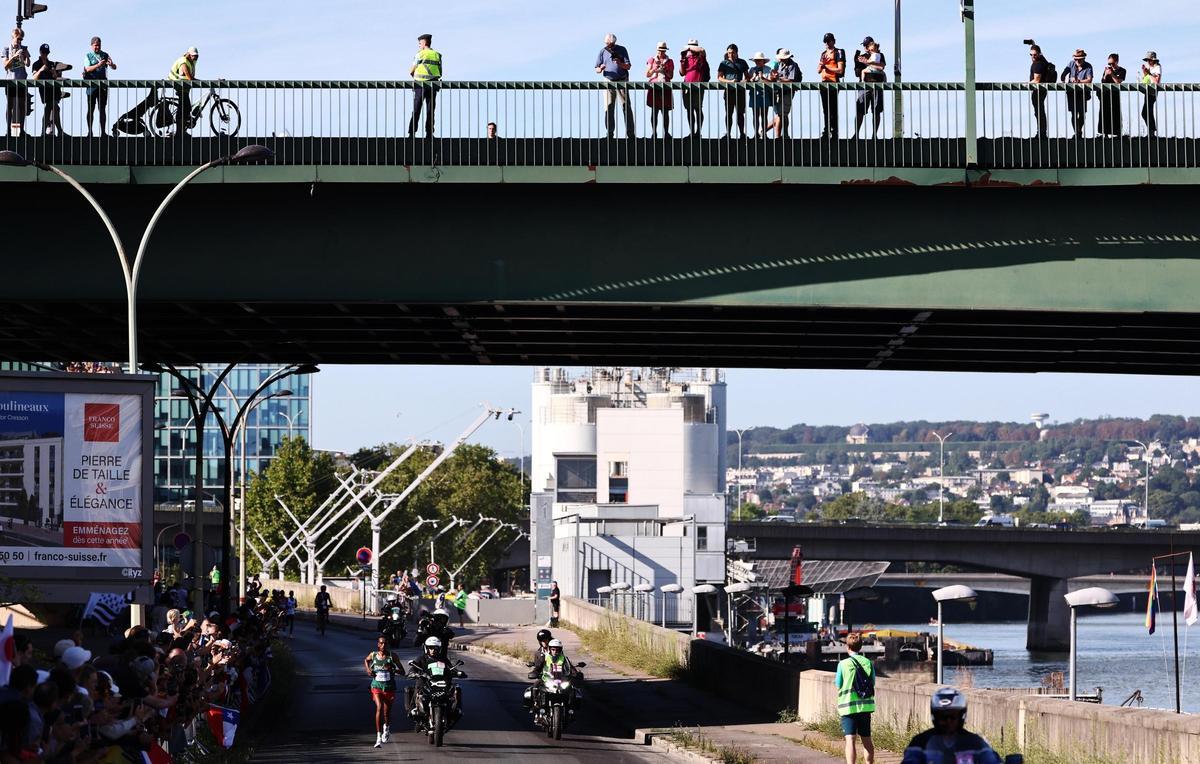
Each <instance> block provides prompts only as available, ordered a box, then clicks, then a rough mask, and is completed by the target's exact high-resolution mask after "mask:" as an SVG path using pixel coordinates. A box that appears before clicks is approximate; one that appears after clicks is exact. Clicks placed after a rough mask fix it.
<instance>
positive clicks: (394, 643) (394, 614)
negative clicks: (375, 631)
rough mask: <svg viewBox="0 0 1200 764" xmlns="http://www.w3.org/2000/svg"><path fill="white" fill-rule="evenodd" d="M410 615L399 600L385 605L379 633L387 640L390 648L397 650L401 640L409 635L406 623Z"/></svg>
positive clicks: (390, 601) (392, 600)
mask: <svg viewBox="0 0 1200 764" xmlns="http://www.w3.org/2000/svg"><path fill="white" fill-rule="evenodd" d="M407 620H408V614H407V613H406V612H405V610H404V607H403V606H402V605H401V604H400V601H399V600H395V599H391V600H388V601H387V604H385V605H384V608H383V615H382V616H381V617H380V619H379V633H380V634H381V635H383V636H384V637H386V638H387V641H388V647H391V648H397V647H399V646H400V642H401V640H403V639H404V638H405V637H406V636H407V635H408V629H407V627H406V626H405V622H406V621H407Z"/></svg>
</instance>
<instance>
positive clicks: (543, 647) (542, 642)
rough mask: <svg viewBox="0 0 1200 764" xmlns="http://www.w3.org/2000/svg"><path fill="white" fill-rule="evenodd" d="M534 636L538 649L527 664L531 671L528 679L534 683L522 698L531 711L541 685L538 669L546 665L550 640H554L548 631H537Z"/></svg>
mask: <svg viewBox="0 0 1200 764" xmlns="http://www.w3.org/2000/svg"><path fill="white" fill-rule="evenodd" d="M534 636H535V638H536V639H537V643H538V648H537V651H536V652H534V654H533V660H532V661H530V663H529V666H530V668H531V669H532V670H531V671H530V672H529V678H530V679H532V680H534V682H533V684H532V685H530V686H529V687H528V688H526V689H525V698H524V700H525V707H526V708H528V709H530V710H531V711H532V710H533V708H534V702H533V700H534V698H535V697H536V696H537V691H538V688H539V687H541V684H542V679H541V676H542V675H541V670H540V667H541V666H542V665H544V664H545V663H546V656H547V655H549V654H550V640H551V639H553V638H554V635H553V634H551V633H550V630H549V629H539V630H538V633H537V634H536V635H534Z"/></svg>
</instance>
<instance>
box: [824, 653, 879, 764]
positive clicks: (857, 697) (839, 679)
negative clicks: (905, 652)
mask: <svg viewBox="0 0 1200 764" xmlns="http://www.w3.org/2000/svg"><path fill="white" fill-rule="evenodd" d="M846 649H847V650H848V651H849V653H850V654H849V655H848V656H847V657H846V658H844V659H842V660H841V661H840V662H839V663H838V667H837V675H836V676H835V677H834V686H835V687H837V701H838V716H839V717H841V721H842V734H843V735H844V736H845V738H846V764H855V760H856V757H857V753H856V751H855V750H854V738H855V736H857V737H858V738H859V740H861V741H862V747H863V751H864V752H865V753H866V755H867V764H874V762H875V745H874V744H873V742H872V741H871V714H872V713H873V712H874V711H875V666H874V664H872V663H871V659H870V658H867V657H866V656H864V655H862V635H861V634H858V633H857V632H851V633H850V634H847V635H846Z"/></svg>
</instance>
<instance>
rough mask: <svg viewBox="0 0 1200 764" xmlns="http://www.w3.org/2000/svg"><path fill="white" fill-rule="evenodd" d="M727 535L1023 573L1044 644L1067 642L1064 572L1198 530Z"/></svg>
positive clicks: (762, 547)
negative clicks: (1027, 583) (1027, 581)
mask: <svg viewBox="0 0 1200 764" xmlns="http://www.w3.org/2000/svg"><path fill="white" fill-rule="evenodd" d="M726 537H727V538H729V539H746V540H753V542H754V543H753V545H752V547H753V549H754V551H752V552H750V553H749V555H748V556H749V558H751V559H754V558H761V559H787V558H789V557H790V556H791V553H792V549H793V548H795V547H797V546H799V547H801V549H802V550H803V552H804V556H805V557H806V558H812V559H815V560H890V561H893V562H939V563H945V564H953V565H962V566H965V567H969V568H971V569H973V570H981V571H990V572H996V573H1005V574H1008V575H1010V576H1018V577H1020V578H1024V579H1028V580H1029V625H1028V630H1027V633H1026V646H1027V647H1028V648H1029V649H1030V650H1046V651H1060V650H1065V649H1066V647H1067V644H1068V637H1069V625H1070V610H1069V609H1068V607H1067V604H1066V601H1065V600H1064V599H1063V595H1065V594H1066V593H1067V592H1068V591H1069V585H1068V582H1069V580H1070V579H1076V578H1080V577H1083V576H1096V575H1101V574H1108V573H1126V572H1128V571H1133V570H1146V569H1148V568H1149V567H1150V562H1151V558H1152V557H1153V556H1155V555H1159V554H1166V553H1168V552H1173V551H1181V550H1186V549H1189V548H1192V547H1194V546H1195V545H1196V544H1197V542H1200V534H1197V533H1190V532H1188V533H1185V532H1179V531H1112V530H1081V531H1059V530H1046V529H1025V528H976V527H965V528H956V527H936V526H920V525H813V524H807V523H799V524H788V523H730V524H729V527H728V529H727V531H726ZM1181 575H1182V573H1181ZM956 582H959V583H961V581H956ZM1168 587H1169V584H1168Z"/></svg>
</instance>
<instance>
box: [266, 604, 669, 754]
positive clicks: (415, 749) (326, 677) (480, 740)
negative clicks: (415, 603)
mask: <svg viewBox="0 0 1200 764" xmlns="http://www.w3.org/2000/svg"><path fill="white" fill-rule="evenodd" d="M374 641H375V638H374V636H373V635H371V634H369V633H366V632H351V631H343V630H340V629H336V628H330V629H329V630H328V632H327V633H326V635H325V637H324V638H322V637H321V636H320V635H319V634H317V632H316V630H315V627H314V625H313V623H312V622H309V621H299V622H297V624H296V634H295V637H294V638H293V639H292V649H293V651H294V653H295V656H296V662H297V670H298V671H299V673H300V677H299V681H298V682H297V686H298V690H297V697H296V698H295V699H294V701H293V705H292V717H293V718H292V719H291V723H290V730H288V731H286V732H283V731H281V732H280V733H279V734H278V735H276V736H275V740H274V741H273V742H266V741H263V742H260V743H259V745H258V747H257V750H256V752H255V755H254V757H253V759H252V761H255V762H271V763H277V764H285V763H286V764H295V763H296V762H305V761H312V762H318V761H319V762H322V763H323V764H324V762H354V764H362V762H375V761H388V762H392V761H455V762H462V761H498V760H509V759H517V758H522V759H524V758H531V759H533V760H536V761H537V762H539V764H540V762H597V763H598V762H613V761H622V762H625V761H629V762H641V761H646V762H665V761H669V759H667V758H666V757H664V756H662V755H661V754H658V753H655V752H651V751H650V750H649V749H648V748H646V747H645V746H640V745H635V744H634V743H633V741H632V740H629V739H626V738H624V737H623V736H622V731H621V730H619V729H617V728H616V727H615V726H614V725H613V724H612V723H611V722H610V721H609V720H608V718H607V717H605V716H603V715H600V714H597V713H595V712H594V711H591V710H589V708H588V702H587V700H586V699H585V701H584V706H583V709H582V710H581V712H580V715H579V717H577V719H576V721H575V722H574V723H573V724H572V726H571V727H570V728H568V730H567V731H566V732H565V733H564V734H563V738H562V740H559V741H555V740H550V739H548V738H547V737H546V735H545V733H544V732H541V731H540V730H539V729H538V728H535V727H534V726H533V724H532V722H531V721H530V718H529V714H528V712H526V711H525V707H524V706H523V705H522V703H521V695H522V692H523V691H524V688H525V687H526V685H527V684H528V683H527V682H526V680H525V677H524V673H523V672H522V671H521V670H520V669H519V668H518V667H516V666H513V665H510V664H507V663H503V662H501V661H497V660H493V659H491V658H488V657H486V656H481V655H477V654H474V653H456V655H459V656H460V657H461V658H462V660H463V661H464V665H463V666H462V670H463V671H466V672H467V674H468V676H469V677H470V678H469V679H467V680H465V681H463V682H462V683H461V686H462V689H463V718H462V720H461V721H460V722H459V723H458V725H457V726H456V727H455V728H454V729H452V730H450V731H449V732H447V733H446V739H445V744H444V746H443V747H442V748H440V749H438V748H434V747H433V746H431V745H429V743H428V738H427V737H425V736H424V735H418V734H416V733H414V732H413V731H412V729H413V728H412V724H411V723H408V722H407V721H406V720H404V719H402V718H400V717H403V716H404V706H403V702H402V699H401V697H400V694H399V693H397V698H396V705H395V706H394V712H395V718H394V720H393V722H394V723H393V724H392V737H391V740H390V741H389V742H387V743H385V744H384V745H383V747H382V748H378V749H376V748H374V747H373V746H374V744H375V722H374V714H375V706H374V704H373V703H372V701H371V698H370V694H369V691H368V682H369V679H368V677H367V675H366V673H365V672H364V671H363V667H362V661H363V658H364V657H366V655H367V653H369V652H370V651H371V650H372V649H374ZM398 652H399V655H400V657H401V658H402V659H403V660H404V661H408V660H410V659H411V658H413V657H414V656H415V655H416V650H415V649H414V648H411V647H405V648H401V649H400V650H399V651H398Z"/></svg>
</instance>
